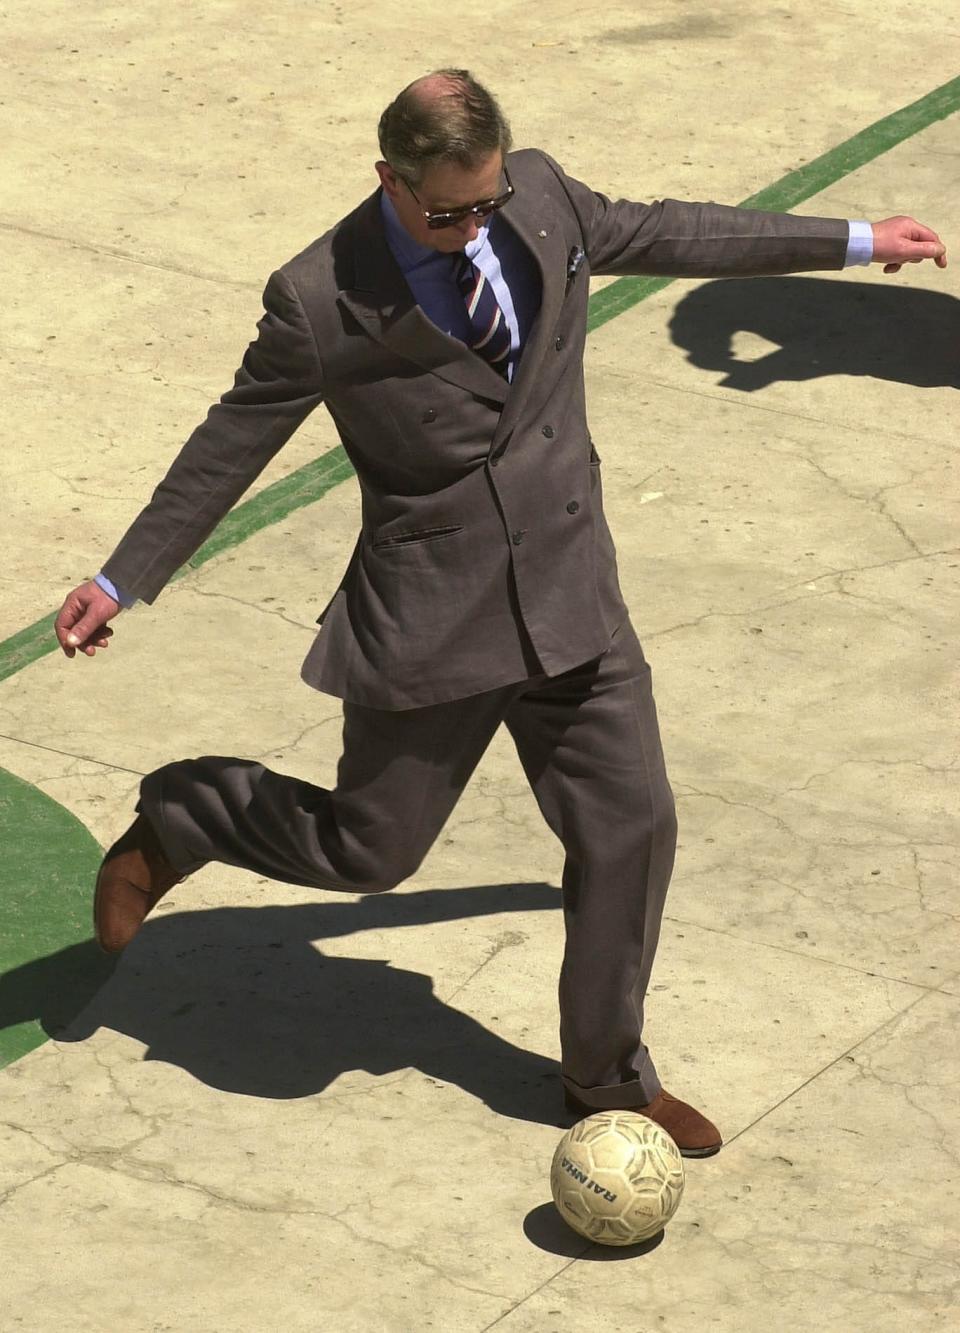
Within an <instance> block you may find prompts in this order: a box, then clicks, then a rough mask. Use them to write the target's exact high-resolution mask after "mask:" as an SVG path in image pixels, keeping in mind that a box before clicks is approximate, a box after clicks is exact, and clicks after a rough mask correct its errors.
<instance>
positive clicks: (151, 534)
mask: <svg viewBox="0 0 960 1333" xmlns="http://www.w3.org/2000/svg"><path fill="white" fill-rule="evenodd" d="M263 305H264V314H263V317H262V318H261V320H260V322H259V324H258V325H257V336H256V338H255V339H254V341H253V342H251V344H250V346H249V347H248V348H247V351H246V353H245V355H244V358H243V364H242V365H241V366H240V369H239V370H238V371H237V373H236V376H235V377H234V383H233V388H232V389H229V390H228V391H227V392H226V393H225V394H224V395H223V397H222V398H221V399H220V401H219V402H218V403H214V404H213V406H212V407H211V408H210V410H209V411H208V413H207V416H206V420H205V421H204V422H203V423H202V424H201V425H200V426H198V427H197V429H196V430H195V431H194V432H193V434H192V435H191V436H190V438H189V439H188V440H187V442H186V444H185V445H184V446H183V448H182V449H181V450H180V453H179V454H178V455H177V457H176V458H175V459H174V461H173V463H172V464H171V466H170V468H169V470H168V472H167V474H166V476H165V477H164V478H163V480H162V481H161V482H160V484H159V485H158V486H157V488H156V490H155V491H154V492H153V496H152V498H151V500H150V502H149V504H148V505H147V506H146V508H145V509H144V510H143V511H142V512H141V513H140V515H139V516H138V517H137V518H136V519H135V520H134V522H133V523H132V524H131V526H130V528H129V529H128V530H127V532H126V534H125V535H124V537H123V538H122V540H121V542H120V544H119V546H118V547H117V549H116V550H115V551H114V552H113V554H112V555H111V556H110V558H109V560H107V562H106V563H105V564H104V566H103V573H104V575H106V577H107V578H108V579H110V580H111V581H112V582H114V583H115V584H118V585H119V586H120V587H122V588H123V589H124V591H125V592H126V593H128V594H130V595H131V596H133V597H136V598H141V599H142V600H143V601H145V602H153V601H154V600H155V599H156V597H157V595H158V593H159V592H160V590H161V589H162V588H163V587H164V585H165V584H166V583H168V582H169V580H170V578H171V577H172V576H173V574H174V573H175V572H176V570H177V569H179V567H180V566H181V565H183V564H184V563H185V562H186V561H187V560H189V559H190V557H191V556H192V555H193V554H194V553H195V552H196V550H197V549H198V547H200V546H201V545H202V543H203V542H204V541H205V540H206V538H207V537H208V536H209V535H210V533H211V532H212V531H213V529H214V528H215V527H216V525H217V524H218V523H219V522H220V520H221V519H222V518H223V517H224V515H225V514H226V513H228V511H229V510H230V509H231V508H232V507H233V505H235V504H236V502H237V501H238V500H239V499H240V497H241V496H242V495H243V493H244V491H245V490H246V489H247V487H248V486H249V485H250V484H251V483H252V482H253V481H254V480H255V479H256V478H257V477H258V476H259V475H260V473H261V472H262V471H263V469H264V468H265V467H266V465H267V464H268V463H269V462H270V460H271V459H272V458H273V456H274V454H276V453H277V451H278V450H279V449H280V448H281V447H282V445H284V444H285V443H286V441H287V440H288V439H289V438H290V436H291V435H292V434H293V432H294V431H295V430H296V429H297V427H298V426H299V425H300V424H301V422H302V421H304V419H305V418H306V417H307V416H308V415H309V414H310V412H312V411H313V409H314V408H315V407H316V406H317V405H318V404H319V403H320V402H321V401H322V399H323V369H322V364H321V360H320V354H319V351H318V348H317V345H316V340H315V338H314V335H313V330H312V329H311V327H310V323H309V321H308V319H307V316H306V314H305V312H304V309H303V306H302V304H301V301H300V298H299V296H298V295H297V291H296V287H295V286H294V284H293V282H292V281H291V280H290V278H289V277H288V276H287V275H286V274H285V273H284V272H283V271H282V270H280V269H278V270H277V271H276V272H275V273H272V274H271V275H270V278H269V280H268V282H267V285H266V288H265V290H264V293H263Z"/></svg>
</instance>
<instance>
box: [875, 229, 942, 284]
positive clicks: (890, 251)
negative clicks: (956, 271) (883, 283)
mask: <svg viewBox="0 0 960 1333" xmlns="http://www.w3.org/2000/svg"><path fill="white" fill-rule="evenodd" d="M870 225H871V227H872V228H873V263H874V264H882V265H883V271H884V273H899V271H900V266H901V265H902V264H919V263H920V261H921V260H923V259H932V260H933V261H934V263H935V264H936V266H937V268H946V267H947V247H946V246H945V245H944V243H943V242H942V241H941V239H940V237H939V236H938V235H937V233H936V232H935V231H931V230H930V228H929V227H925V226H924V225H923V223H922V222H917V220H916V219H915V218H905V217H898V218H887V220H886V221H885V222H872V223H871V224H870Z"/></svg>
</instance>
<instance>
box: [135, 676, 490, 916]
mask: <svg viewBox="0 0 960 1333" xmlns="http://www.w3.org/2000/svg"><path fill="white" fill-rule="evenodd" d="M512 692H513V691H512V690H510V689H506V690H493V691H490V692H488V693H486V694H482V695H475V696H474V697H473V698H470V699H463V700H458V701H456V702H454V703H448V704H436V705H433V706H432V707H429V708H418V709H410V710H407V711H404V712H385V711H382V710H380V709H374V708H364V707H361V706H359V705H357V704H349V703H347V704H344V710H343V713H344V726H343V755H342V758H341V759H340V763H339V766H338V769H337V783H336V786H335V787H334V789H333V790H328V789H327V788H325V787H318V786H314V785H313V784H312V783H310V782H306V781H304V780H303V779H300V778H294V777H289V776H286V775H284V774H281V773H276V772H274V771H273V770H272V769H269V768H266V767H264V765H263V764H259V763H255V762H253V761H251V760H246V759H236V758H230V757H227V756H221V755H206V756H204V757H203V758H200V759H187V760H182V761H180V762H178V763H173V764H167V765H166V766H165V767H163V768H160V769H157V770H156V771H155V772H153V773H150V774H148V775H147V776H146V777H145V778H144V780H143V782H142V784H141V788H140V806H139V808H140V809H141V810H142V812H143V814H144V815H146V817H147V818H148V819H149V821H150V823H151V824H152V825H153V827H154V829H155V830H156V832H157V835H158V837H159V839H160V842H161V843H162V845H163V849H164V852H165V855H166V856H167V858H168V859H169V861H170V863H171V865H172V866H173V867H174V868H175V869H176V870H177V872H178V874H181V875H184V874H189V873H190V872H191V871H193V870H196V869H198V868H199V867H200V866H201V865H203V864H204V863H205V862H207V861H222V862H225V863H226V864H227V865H235V866H242V867H243V868H245V869H248V870H252V871H254V872H256V873H258V874H261V875H266V876H267V877H269V878H270V879H277V880H282V881H283V882H285V883H288V884H306V885H310V886H312V887H315V888H326V889H342V890H345V891H347V892H350V893H371V892H378V891H381V890H384V889H389V888H392V887H393V886H394V885H395V884H399V883H400V881H401V880H403V879H406V878H407V877H408V876H409V875H412V874H413V872H414V871H415V870H416V869H417V867H418V866H419V864H420V862H421V861H422V859H423V857H424V856H425V855H426V853H427V851H428V850H429V849H430V846H431V845H432V843H433V842H434V840H435V839H436V837H437V834H438V833H439V832H440V830H441V828H442V827H443V825H444V823H445V822H446V820H447V818H448V816H449V814H450V812H451V810H452V809H453V807H454V805H455V804H456V801H457V798H458V797H459V795H460V793H461V792H462V790H463V788H464V786H465V785H466V783H467V781H468V779H469V777H470V775H471V773H472V772H473V770H474V768H475V767H476V765H477V763H478V762H479V760H480V757H481V755H482V754H483V752H484V750H485V749H486V748H487V746H488V744H489V743H490V739H491V737H492V736H493V733H494V731H495V730H496V728H497V726H498V725H499V723H500V721H501V719H502V716H503V711H504V708H505V707H506V705H507V703H508V701H509V698H510V697H511V694H512Z"/></svg>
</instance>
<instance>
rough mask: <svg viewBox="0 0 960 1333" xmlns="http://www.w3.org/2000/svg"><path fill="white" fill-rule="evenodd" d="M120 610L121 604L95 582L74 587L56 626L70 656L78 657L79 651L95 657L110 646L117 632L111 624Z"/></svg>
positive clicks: (61, 645) (60, 639)
mask: <svg viewBox="0 0 960 1333" xmlns="http://www.w3.org/2000/svg"><path fill="white" fill-rule="evenodd" d="M119 611H120V603H119V602H115V601H114V600H113V598H112V597H108V595H107V594H106V593H105V592H104V591H103V589H102V588H101V587H100V585H99V583H94V582H93V580H92V579H91V580H90V582H89V583H81V584H80V586H79V588H74V590H73V592H72V593H70V594H69V595H68V597H67V599H66V601H65V602H64V604H63V606H62V607H61V608H60V614H59V615H58V616H57V618H56V620H55V621H54V623H53V627H54V629H55V630H56V634H57V640H58V642H59V644H60V647H61V648H62V649H63V651H64V653H65V654H66V655H67V657H74V656H75V655H76V653H77V650H78V649H79V651H80V652H81V653H85V654H86V656H87V657H93V655H94V654H95V653H96V651H97V649H98V648H106V647H108V646H109V642H110V637H111V635H112V634H113V630H112V629H109V628H108V627H107V621H108V620H112V619H113V618H114V616H115V615H117V614H118V613H119Z"/></svg>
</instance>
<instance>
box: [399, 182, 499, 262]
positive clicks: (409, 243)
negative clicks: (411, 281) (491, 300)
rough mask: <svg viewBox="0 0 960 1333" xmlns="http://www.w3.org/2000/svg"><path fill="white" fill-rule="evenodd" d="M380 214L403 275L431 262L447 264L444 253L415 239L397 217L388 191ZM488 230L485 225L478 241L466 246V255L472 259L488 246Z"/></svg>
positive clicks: (480, 231)
mask: <svg viewBox="0 0 960 1333" xmlns="http://www.w3.org/2000/svg"><path fill="white" fill-rule="evenodd" d="M380 212H381V214H382V216H383V225H384V228H385V229H386V234H387V244H388V245H389V246H390V249H391V250H392V252H393V257H394V259H395V260H396V261H397V263H398V264H399V266H400V272H401V273H403V274H407V273H410V272H411V271H412V270H413V269H415V268H419V267H420V266H421V264H427V263H429V262H430V261H437V260H441V261H443V262H446V260H447V256H446V255H445V254H444V253H443V252H442V251H440V250H432V249H431V248H430V246H429V245H421V244H420V242H419V241H415V240H414V239H413V237H412V236H411V235H410V233H409V232H408V231H407V229H406V227H405V226H404V225H403V223H402V222H401V221H400V219H399V218H398V217H397V210H396V209H395V208H394V206H393V204H392V203H391V201H390V197H389V195H388V194H387V192H386V190H381V192H380ZM488 230H489V226H488V224H487V223H484V224H483V226H482V227H480V229H479V231H478V234H477V238H476V240H474V241H470V242H469V243H468V244H467V245H465V246H464V253H465V254H467V255H468V256H469V257H470V258H471V259H472V258H473V257H474V256H475V255H476V254H477V253H478V251H480V250H482V249H483V247H484V245H486V243H487V232H488Z"/></svg>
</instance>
